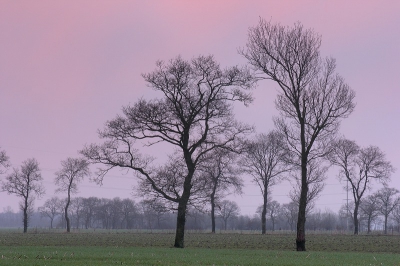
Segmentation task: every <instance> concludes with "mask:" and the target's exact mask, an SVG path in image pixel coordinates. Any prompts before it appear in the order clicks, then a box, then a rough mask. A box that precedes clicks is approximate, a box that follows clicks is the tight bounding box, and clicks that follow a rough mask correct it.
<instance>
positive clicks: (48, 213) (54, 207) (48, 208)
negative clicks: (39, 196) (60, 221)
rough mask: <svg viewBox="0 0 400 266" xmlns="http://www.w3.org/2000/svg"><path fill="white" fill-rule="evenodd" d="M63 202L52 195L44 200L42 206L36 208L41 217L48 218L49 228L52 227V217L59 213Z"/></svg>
mask: <svg viewBox="0 0 400 266" xmlns="http://www.w3.org/2000/svg"><path fill="white" fill-rule="evenodd" d="M62 205H63V202H62V201H61V200H60V198H58V197H52V198H51V199H48V200H46V201H45V202H44V204H43V206H41V207H39V208H38V212H40V215H41V216H42V217H48V218H49V219H50V228H53V222H54V219H55V218H56V217H57V216H58V215H59V214H60V210H61V209H62Z"/></svg>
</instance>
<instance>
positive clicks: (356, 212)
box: [353, 201, 360, 235]
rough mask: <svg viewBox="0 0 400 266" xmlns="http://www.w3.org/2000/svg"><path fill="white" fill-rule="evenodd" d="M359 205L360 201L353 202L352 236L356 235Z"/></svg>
mask: <svg viewBox="0 0 400 266" xmlns="http://www.w3.org/2000/svg"><path fill="white" fill-rule="evenodd" d="M359 205H360V201H355V203H354V213H353V221H354V234H355V235H358V206H359Z"/></svg>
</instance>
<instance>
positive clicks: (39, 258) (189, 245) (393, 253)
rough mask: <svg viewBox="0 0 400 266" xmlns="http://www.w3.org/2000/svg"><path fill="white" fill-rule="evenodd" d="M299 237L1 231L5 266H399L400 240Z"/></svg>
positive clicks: (1, 259)
mask: <svg viewBox="0 0 400 266" xmlns="http://www.w3.org/2000/svg"><path fill="white" fill-rule="evenodd" d="M294 239H295V235H294V234H288V233H286V234H278V233H274V234H267V235H260V234H239V233H223V234H221V233H218V234H209V233H187V234H186V237H185V244H186V248H185V249H175V248H172V244H173V240H174V234H172V233H143V232H129V231H100V232H99V231H96V232H93V231H90V232H88V231H80V232H74V233H70V234H66V233H63V232H56V231H52V232H50V231H46V232H31V233H28V234H22V233H21V232H16V231H6V230H0V265H78V266H79V265H400V236H379V235H373V236H366V235H359V236H353V235H339V234H308V235H307V244H306V245H307V250H308V251H307V252H295V251H294Z"/></svg>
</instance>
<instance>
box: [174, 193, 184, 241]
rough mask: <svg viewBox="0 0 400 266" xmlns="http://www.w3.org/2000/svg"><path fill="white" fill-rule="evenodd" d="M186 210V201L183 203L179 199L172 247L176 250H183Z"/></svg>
mask: <svg viewBox="0 0 400 266" xmlns="http://www.w3.org/2000/svg"><path fill="white" fill-rule="evenodd" d="M186 208H187V201H184V200H183V198H181V200H180V202H179V205H178V215H177V218H176V234H175V244H174V247H176V248H184V237H185V223H186Z"/></svg>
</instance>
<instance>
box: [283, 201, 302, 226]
mask: <svg viewBox="0 0 400 266" xmlns="http://www.w3.org/2000/svg"><path fill="white" fill-rule="evenodd" d="M298 211H299V206H298V204H297V202H294V201H291V202H289V203H286V204H283V205H282V213H283V215H284V216H285V218H286V222H287V224H288V225H289V226H290V231H293V226H294V224H295V223H296V219H297V212H298Z"/></svg>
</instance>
